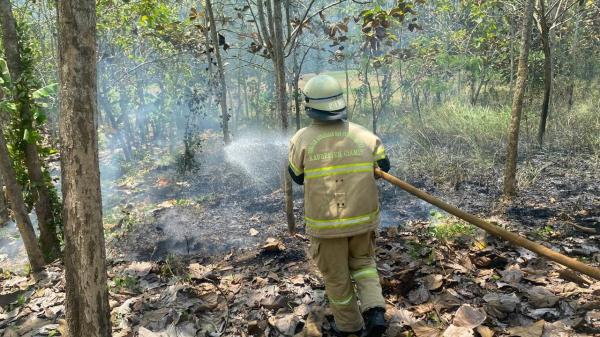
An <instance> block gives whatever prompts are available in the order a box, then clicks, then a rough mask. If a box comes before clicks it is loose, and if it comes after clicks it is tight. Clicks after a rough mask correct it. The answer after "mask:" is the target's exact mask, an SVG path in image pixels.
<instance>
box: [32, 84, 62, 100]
mask: <svg viewBox="0 0 600 337" xmlns="http://www.w3.org/2000/svg"><path fill="white" fill-rule="evenodd" d="M57 92H58V83H52V84H49V85H47V86H45V87H43V88H40V89H38V90H36V91H34V92H33V93H32V94H31V97H32V98H33V99H41V98H48V97H50V96H54V95H56V93H57Z"/></svg>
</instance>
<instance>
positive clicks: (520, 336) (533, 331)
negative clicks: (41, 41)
mask: <svg viewBox="0 0 600 337" xmlns="http://www.w3.org/2000/svg"><path fill="white" fill-rule="evenodd" d="M545 323H546V322H545V321H544V320H539V321H537V322H535V323H533V324H532V325H529V326H516V327H513V328H509V329H508V333H509V334H510V335H511V336H516V337H541V336H542V334H543V333H544V324H545Z"/></svg>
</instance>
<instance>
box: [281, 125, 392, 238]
mask: <svg viewBox="0 0 600 337" xmlns="http://www.w3.org/2000/svg"><path fill="white" fill-rule="evenodd" d="M383 158H386V155H385V149H384V147H383V144H382V143H381V140H380V139H379V138H378V137H377V136H376V135H374V134H373V133H371V132H370V131H368V130H366V129H365V128H363V127H362V126H359V125H357V124H354V123H351V122H348V121H345V120H340V121H333V122H321V121H313V124H312V125H311V126H309V127H307V128H304V129H301V130H299V131H298V132H297V133H296V134H295V135H294V137H293V138H292V140H291V141H290V151H289V166H290V169H291V170H292V171H293V173H294V174H295V175H296V176H300V175H304V213H305V218H304V219H305V223H306V231H307V234H309V235H311V236H313V237H317V238H340V237H349V236H354V235H358V234H362V233H365V232H368V231H370V230H373V229H375V228H376V227H377V226H378V225H379V199H378V188H377V185H376V183H375V176H374V170H373V169H374V166H375V165H376V164H375V163H376V161H378V160H381V159H383Z"/></svg>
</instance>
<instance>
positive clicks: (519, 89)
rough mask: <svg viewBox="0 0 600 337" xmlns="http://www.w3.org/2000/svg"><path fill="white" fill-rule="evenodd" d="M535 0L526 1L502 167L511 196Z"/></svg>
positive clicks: (505, 186)
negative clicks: (503, 166) (504, 161)
mask: <svg viewBox="0 0 600 337" xmlns="http://www.w3.org/2000/svg"><path fill="white" fill-rule="evenodd" d="M534 2H535V0H529V1H528V2H527V9H526V11H525V17H524V22H523V30H522V41H521V52H520V56H519V65H518V70H517V82H516V87H515V92H514V96H513V103H512V110H511V119H510V126H509V132H508V145H507V147H506V166H505V168H504V195H505V196H511V195H514V194H515V192H516V186H517V179H516V175H517V174H516V173H517V156H518V152H519V129H520V125H521V113H522V111H523V95H524V93H525V86H526V84H527V59H528V58H529V46H530V44H531V29H532V26H533V4H534Z"/></svg>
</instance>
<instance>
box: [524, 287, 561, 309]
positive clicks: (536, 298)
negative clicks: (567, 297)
mask: <svg viewBox="0 0 600 337" xmlns="http://www.w3.org/2000/svg"><path fill="white" fill-rule="evenodd" d="M525 296H527V298H528V299H529V303H530V304H531V305H532V306H533V307H534V308H551V307H553V306H555V305H556V302H558V300H559V297H558V296H556V295H554V294H553V293H552V292H551V291H550V290H548V289H546V288H544V287H542V286H535V287H532V288H529V289H527V291H526V292H525Z"/></svg>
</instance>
